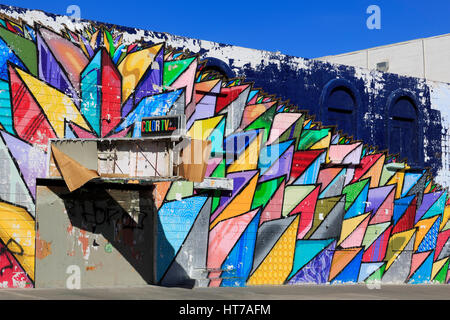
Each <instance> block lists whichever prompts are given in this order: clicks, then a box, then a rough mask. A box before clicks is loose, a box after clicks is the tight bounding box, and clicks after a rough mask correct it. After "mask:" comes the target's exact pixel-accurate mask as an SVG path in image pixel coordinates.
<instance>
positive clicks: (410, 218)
mask: <svg viewBox="0 0 450 320" xmlns="http://www.w3.org/2000/svg"><path fill="white" fill-rule="evenodd" d="M416 209H417V199H416V198H414V199H413V200H412V201H411V203H410V204H409V207H408V209H406V211H405V213H404V214H403V216H402V217H401V218H400V219H399V220H398V221H397V223H396V224H395V226H394V229H393V230H392V234H394V233H399V232H403V231H407V230H411V229H413V228H414V219H415V217H416Z"/></svg>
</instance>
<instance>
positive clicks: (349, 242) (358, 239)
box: [340, 214, 370, 249]
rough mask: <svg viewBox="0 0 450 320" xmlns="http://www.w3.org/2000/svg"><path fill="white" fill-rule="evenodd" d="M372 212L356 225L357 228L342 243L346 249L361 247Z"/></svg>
mask: <svg viewBox="0 0 450 320" xmlns="http://www.w3.org/2000/svg"><path fill="white" fill-rule="evenodd" d="M369 221H370V214H369V215H368V216H367V218H365V219H364V221H363V222H361V223H360V224H359V226H357V227H356V229H355V230H354V231H353V232H352V233H351V234H350V235H349V236H348V237H347V238H346V239H345V240H344V241H343V242H342V243H341V244H340V246H341V247H342V248H344V249H347V248H354V247H360V246H361V244H362V241H363V239H364V234H365V233H366V229H367V226H368V225H369Z"/></svg>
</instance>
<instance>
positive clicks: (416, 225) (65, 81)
mask: <svg viewBox="0 0 450 320" xmlns="http://www.w3.org/2000/svg"><path fill="white" fill-rule="evenodd" d="M123 39H124V37H123V34H121V33H120V32H118V31H117V30H115V29H108V28H106V27H102V26H97V25H95V24H94V23H92V24H91V25H89V26H88V27H86V26H85V25H84V27H83V28H82V30H78V31H74V30H69V29H67V28H66V29H64V30H62V31H59V32H56V31H53V30H51V29H50V28H47V27H46V26H42V25H39V24H36V25H35V26H34V27H31V26H30V25H28V24H26V23H24V22H20V21H13V20H11V19H8V18H6V17H4V18H3V19H1V20H0V58H1V61H0V102H1V104H0V125H1V128H0V129H1V130H0V136H1V139H0V151H1V155H0V159H1V161H2V162H1V165H0V170H1V174H0V179H1V181H0V199H1V202H0V215H1V216H0V241H1V242H0V246H1V254H0V267H1V269H0V286H2V287H33V286H34V283H35V279H34V259H35V252H37V253H38V255H39V254H42V255H51V245H49V244H48V243H46V242H45V239H44V238H43V235H40V237H42V239H41V238H40V237H39V235H35V231H34V230H35V226H34V224H35V219H34V212H35V207H34V206H35V199H36V178H37V177H43V176H45V172H46V168H45V163H46V159H47V152H48V150H47V143H48V141H49V139H50V138H82V139H90V138H101V137H140V128H139V123H140V120H141V119H142V118H144V117H149V116H158V115H167V114H179V113H180V112H183V113H184V114H185V115H186V129H187V134H188V135H189V136H191V137H192V138H196V139H203V140H210V141H211V142H212V151H211V156H210V159H209V162H208V168H207V174H206V175H207V176H208V177H217V178H223V177H226V178H230V179H233V182H234V189H233V190H232V191H231V192H229V193H225V192H220V191H213V192H210V191H209V192H206V191H204V190H198V189H194V184H193V183H192V182H188V181H183V182H180V181H177V182H159V183H156V188H155V190H154V198H155V199H154V201H155V205H156V208H157V210H158V212H157V216H158V221H159V226H158V227H159V228H158V232H157V235H156V241H157V245H156V251H157V252H156V257H157V263H156V281H157V282H158V283H160V284H162V285H172V284H175V285H176V284H182V283H183V282H187V281H195V284H196V285H198V286H247V285H260V284H279V285H283V284H284V285H294V284H299V283H348V282H350V283H361V282H368V281H381V282H394V283H424V282H430V281H435V282H438V283H448V282H449V280H450V273H449V261H450V260H449V258H450V222H449V217H450V201H449V198H448V192H447V190H444V189H443V188H441V187H440V186H439V185H437V184H436V183H435V182H434V181H433V178H432V177H431V176H430V174H429V173H428V171H427V170H425V169H424V170H417V169H414V170H412V169H411V168H410V167H409V166H408V164H407V162H406V160H404V159H398V157H397V156H395V155H391V154H389V153H388V151H379V150H377V149H376V148H374V147H371V146H368V145H365V144H364V142H363V141H354V140H353V139H352V138H351V137H348V136H346V135H345V134H344V133H342V132H340V131H338V130H337V129H339V128H334V127H324V126H322V125H321V124H320V123H317V122H314V121H313V118H312V117H310V116H309V115H308V114H307V113H306V112H301V111H298V110H297V108H295V107H294V106H291V105H289V104H288V103H287V102H284V101H281V100H280V99H277V98H276V97H274V96H272V95H269V94H266V93H264V92H262V91H261V90H259V89H258V88H254V87H253V85H252V84H251V83H246V82H245V79H226V78H224V77H222V76H220V75H219V74H217V73H215V72H213V71H206V70H204V69H203V66H204V64H203V62H202V61H199V59H198V57H197V56H195V55H192V54H189V53H187V52H178V51H175V50H173V49H171V48H169V47H166V46H165V44H164V43H157V44H144V43H132V44H127V43H125V41H124V40H123ZM35 239H36V240H38V241H36V242H35ZM158 239H164V241H158ZM35 243H36V244H35ZM43 244H47V245H46V246H45V245H44V246H43ZM90 245H93V244H90V243H88V244H87V246H90ZM35 246H36V248H35ZM86 250H88V249H87V248H86ZM180 275H182V276H180Z"/></svg>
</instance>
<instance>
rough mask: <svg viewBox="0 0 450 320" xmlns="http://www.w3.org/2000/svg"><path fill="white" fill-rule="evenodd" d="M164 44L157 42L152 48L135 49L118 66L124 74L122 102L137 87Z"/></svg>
mask: <svg viewBox="0 0 450 320" xmlns="http://www.w3.org/2000/svg"><path fill="white" fill-rule="evenodd" d="M162 46H163V44H162V43H161V44H157V45H154V46H152V47H150V48H146V49H142V50H139V51H135V52H133V53H130V54H128V55H126V56H125V58H124V59H123V60H122V61H121V62H120V63H119V65H118V66H117V70H119V72H120V74H121V75H122V102H125V101H126V100H127V99H128V97H129V96H130V94H131V93H132V92H133V91H134V89H135V88H136V85H137V84H138V83H139V81H140V80H141V78H142V76H143V75H144V74H145V72H146V71H147V69H148V67H149V66H150V65H151V64H152V63H153V61H154V60H155V57H156V54H157V53H158V52H159V50H160V49H161V47H162Z"/></svg>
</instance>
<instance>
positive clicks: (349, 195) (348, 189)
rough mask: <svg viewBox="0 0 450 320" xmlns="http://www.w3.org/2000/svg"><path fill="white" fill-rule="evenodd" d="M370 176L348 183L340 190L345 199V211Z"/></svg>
mask: <svg viewBox="0 0 450 320" xmlns="http://www.w3.org/2000/svg"><path fill="white" fill-rule="evenodd" d="M369 180H370V178H367V179H364V180H361V181H358V182H355V183H352V184H349V185H347V186H345V187H344V189H343V190H342V194H345V195H346V197H345V199H346V201H345V211H347V210H348V208H350V207H351V206H352V204H353V202H354V201H355V200H356V198H357V197H358V196H359V194H360V193H361V191H362V190H363V189H364V187H365V186H366V184H367V183H368V182H369Z"/></svg>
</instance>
